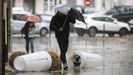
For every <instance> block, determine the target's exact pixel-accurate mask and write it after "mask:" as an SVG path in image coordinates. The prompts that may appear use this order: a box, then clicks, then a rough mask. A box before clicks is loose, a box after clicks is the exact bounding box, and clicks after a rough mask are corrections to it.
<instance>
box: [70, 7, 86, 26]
mask: <svg viewBox="0 0 133 75" xmlns="http://www.w3.org/2000/svg"><path fill="white" fill-rule="evenodd" d="M68 16H71V17H74V18H75V19H77V20H79V21H82V22H84V23H85V24H86V22H85V19H84V17H83V15H82V14H81V13H80V12H79V11H78V10H77V9H73V8H71V9H70V10H69V12H68Z"/></svg>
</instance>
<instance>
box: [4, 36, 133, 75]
mask: <svg viewBox="0 0 133 75" xmlns="http://www.w3.org/2000/svg"><path fill="white" fill-rule="evenodd" d="M24 42H25V41H24V39H22V38H18V37H14V38H13V44H12V45H13V50H20V49H23V50H25V49H24V46H25V43H24ZM35 42H36V43H35V50H36V51H35V52H37V51H41V50H49V49H52V50H57V52H59V48H58V44H57V41H56V39H55V37H54V35H53V34H52V36H51V38H50V40H49V37H48V36H47V37H38V38H36V39H35ZM77 50H78V51H79V50H80V51H85V52H91V53H95V54H100V55H101V56H102V57H103V64H102V66H101V67H100V68H93V69H92V68H88V69H80V71H75V70H73V69H69V70H68V71H66V72H63V73H62V72H59V73H57V72H19V73H18V72H12V73H11V72H10V73H9V74H8V73H6V75H133V36H127V37H124V38H119V37H112V38H109V37H104V38H103V37H102V36H97V37H94V38H90V37H86V36H85V37H78V36H77V35H76V34H71V35H70V43H69V50H68V54H69V53H71V52H72V51H77Z"/></svg>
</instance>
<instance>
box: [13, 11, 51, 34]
mask: <svg viewBox="0 0 133 75" xmlns="http://www.w3.org/2000/svg"><path fill="white" fill-rule="evenodd" d="M24 15H32V13H30V12H28V11H24V10H13V14H12V17H13V19H12V20H11V28H12V32H13V33H14V34H15V33H20V30H21V28H22V27H23V26H24V24H25V23H26V21H23V20H21V19H20V17H21V16H24ZM35 26H36V32H37V33H38V34H40V35H41V36H45V35H47V33H48V30H49V23H47V22H44V21H42V22H41V23H35Z"/></svg>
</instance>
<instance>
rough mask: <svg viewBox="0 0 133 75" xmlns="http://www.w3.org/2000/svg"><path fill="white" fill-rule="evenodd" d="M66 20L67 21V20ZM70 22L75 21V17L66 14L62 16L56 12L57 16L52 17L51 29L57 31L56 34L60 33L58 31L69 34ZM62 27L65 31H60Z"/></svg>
mask: <svg viewBox="0 0 133 75" xmlns="http://www.w3.org/2000/svg"><path fill="white" fill-rule="evenodd" d="M66 19H67V20H66ZM65 20H66V22H65ZM64 22H65V23H64ZM70 22H71V23H75V19H74V18H73V17H70V16H66V15H62V16H60V15H58V14H56V15H55V16H53V17H52V20H51V22H50V30H53V31H55V33H56V34H58V33H63V34H69V31H70ZM63 25H64V26H63ZM60 27H63V31H59V28H60Z"/></svg>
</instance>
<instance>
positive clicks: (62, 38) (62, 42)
mask: <svg viewBox="0 0 133 75" xmlns="http://www.w3.org/2000/svg"><path fill="white" fill-rule="evenodd" d="M56 38H57V42H58V44H59V48H60V52H61V53H60V59H61V61H62V62H63V64H65V63H67V60H66V52H67V49H68V43H69V40H68V39H69V35H63V34H56Z"/></svg>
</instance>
